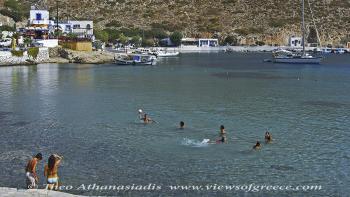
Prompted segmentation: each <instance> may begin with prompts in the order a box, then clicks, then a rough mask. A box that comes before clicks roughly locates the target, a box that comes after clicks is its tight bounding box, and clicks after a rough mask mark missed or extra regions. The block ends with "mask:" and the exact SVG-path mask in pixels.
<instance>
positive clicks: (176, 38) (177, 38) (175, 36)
mask: <svg viewBox="0 0 350 197" xmlns="http://www.w3.org/2000/svg"><path fill="white" fill-rule="evenodd" d="M181 39H182V33H181V32H178V31H176V32H174V33H172V34H171V35H170V40H171V42H172V43H173V44H174V45H175V46H180V44H181Z"/></svg>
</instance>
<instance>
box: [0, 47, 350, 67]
mask: <svg viewBox="0 0 350 197" xmlns="http://www.w3.org/2000/svg"><path fill="white" fill-rule="evenodd" d="M278 48H281V49H287V50H291V49H294V50H299V48H291V47H286V46H283V47H274V46H221V47H213V48H198V47H197V48H195V47H190V48H189V47H184V48H183V47H177V48H174V47H173V48H169V47H155V48H149V49H159V50H174V51H179V52H180V53H183V54H189V53H224V52H225V51H226V50H229V51H227V52H228V53H271V52H272V51H273V50H276V49H278ZM314 49H315V48H314V47H307V48H306V50H307V51H313V50H314ZM349 50H350V49H349ZM49 51H50V52H49V54H50V55H49V59H46V60H41V61H23V62H15V63H14V62H6V63H5V62H0V67H7V66H30V65H38V64H47V63H52V64H69V63H74V64H111V63H113V62H114V58H115V57H116V56H117V55H119V54H124V53H120V52H116V51H113V49H106V50H105V51H91V52H86V51H73V50H70V49H65V48H61V47H56V48H51V49H49Z"/></svg>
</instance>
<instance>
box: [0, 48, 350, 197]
mask: <svg viewBox="0 0 350 197" xmlns="http://www.w3.org/2000/svg"><path fill="white" fill-rule="evenodd" d="M268 57H269V55H268V54H184V55H181V57H179V58H169V59H164V60H161V62H160V63H159V65H158V66H155V67H118V66H114V65H76V64H65V65H56V64H43V65H38V66H16V67H1V68H0V144H1V152H0V168H1V169H2V170H0V177H1V179H0V186H6V187H19V188H23V187H24V183H25V180H24V166H25V164H26V162H27V160H28V157H29V156H30V155H34V154H35V153H37V152H42V153H43V154H44V159H45V162H46V160H47V158H48V156H49V154H51V153H59V154H62V155H63V156H64V161H63V163H62V165H61V167H60V172H59V173H60V174H59V175H60V180H61V181H62V184H63V185H73V186H80V185H81V184H86V185H88V184H93V183H96V184H100V185H130V184H131V185H132V184H138V185H148V184H150V183H152V184H157V185H161V186H162V188H163V189H162V190H160V191H152V192H145V193H141V192H135V191H134V192H124V193H122V192H120V193H117V192H115V191H102V192H98V191H68V192H70V193H75V194H85V195H117V194H121V195H126V196H135V195H141V196H145V195H149V196H166V195H178V196H184V195H187V196H196V195H197V196H198V195H202V196H212V195H213V194H217V195H219V196H232V194H235V195H239V196H266V195H269V196H281V195H283V196H295V195H297V196H346V195H348V194H349V192H350V190H349V188H348V187H347V186H348V183H349V182H350V175H349V173H350V151H349V147H350V142H349V139H350V131H349V128H350V118H349V116H350V100H349V98H350V55H343V56H329V57H328V58H327V59H326V61H325V62H324V63H323V64H322V65H278V64H271V63H262V59H264V58H268ZM139 108H142V109H144V110H145V111H146V112H147V113H148V114H150V116H151V117H152V118H153V119H155V120H157V122H159V124H152V125H143V124H141V123H140V122H139V121H138V120H137V110H138V109H139ZM180 121H185V123H186V127H187V128H186V129H185V130H178V129H177V127H178V123H179V122H180ZM221 124H223V125H225V127H226V130H227V132H228V139H229V143H228V144H225V145H203V144H200V142H201V141H202V140H203V139H205V138H210V139H215V138H217V136H218V132H219V126H220V125H221ZM267 129H268V130H269V131H270V132H271V133H272V135H273V138H274V142H273V143H272V144H269V145H265V144H263V148H262V150H261V151H258V152H256V151H252V150H251V148H252V146H253V145H254V143H255V142H256V141H257V140H260V141H263V138H264V133H265V131H266V130H267ZM43 164H44V162H42V163H41V164H40V165H39V167H38V172H39V175H40V178H41V179H40V180H41V182H44V177H43ZM251 183H254V184H256V185H258V184H263V185H292V186H298V185H321V186H322V188H323V189H322V190H321V191H316V192H315V191H312V192H311V191H309V192H302V191H299V192H283V191H279V192H278V191H270V192H267V191H263V192H260V193H251V192H250V193H246V192H239V191H231V192H229V191H210V192H208V191H205V192H204V191H202V192H193V191H187V192H185V191H181V192H180V191H178V192H171V191H169V189H167V186H169V185H206V184H218V185H242V184H251Z"/></svg>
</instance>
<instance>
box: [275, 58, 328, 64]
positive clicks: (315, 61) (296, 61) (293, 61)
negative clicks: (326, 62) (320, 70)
mask: <svg viewBox="0 0 350 197" xmlns="http://www.w3.org/2000/svg"><path fill="white" fill-rule="evenodd" d="M321 61H322V58H321V57H313V58H274V59H273V62H274V63H285V64H320V63H321Z"/></svg>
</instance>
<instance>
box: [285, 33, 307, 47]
mask: <svg viewBox="0 0 350 197" xmlns="http://www.w3.org/2000/svg"><path fill="white" fill-rule="evenodd" d="M302 42H303V38H301V37H294V36H292V37H290V38H289V42H288V45H289V46H290V47H302Z"/></svg>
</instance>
